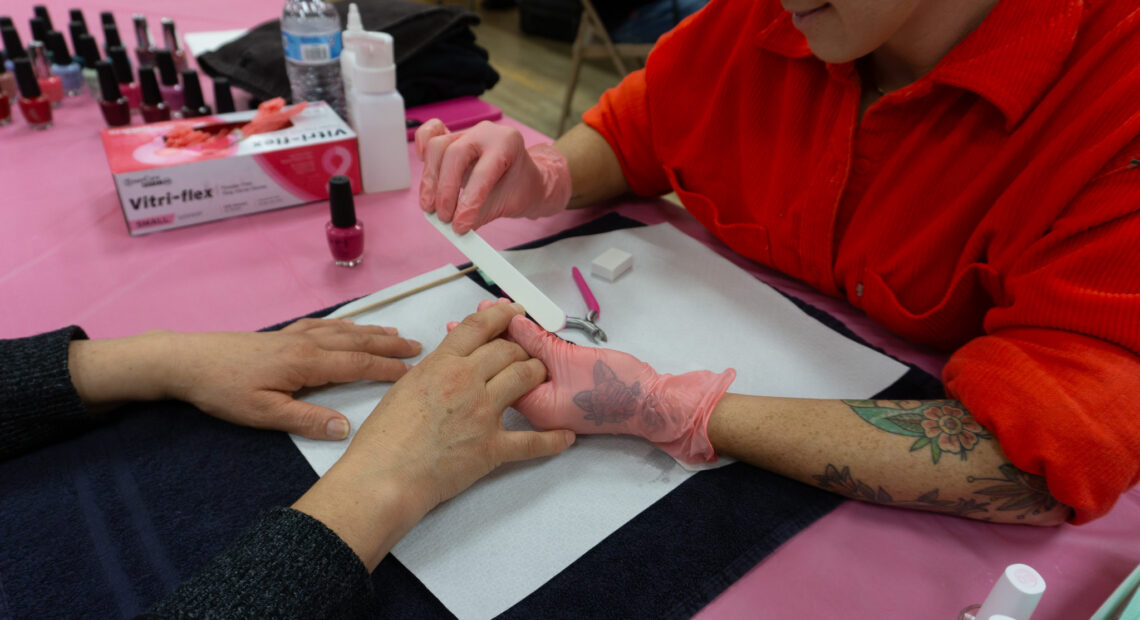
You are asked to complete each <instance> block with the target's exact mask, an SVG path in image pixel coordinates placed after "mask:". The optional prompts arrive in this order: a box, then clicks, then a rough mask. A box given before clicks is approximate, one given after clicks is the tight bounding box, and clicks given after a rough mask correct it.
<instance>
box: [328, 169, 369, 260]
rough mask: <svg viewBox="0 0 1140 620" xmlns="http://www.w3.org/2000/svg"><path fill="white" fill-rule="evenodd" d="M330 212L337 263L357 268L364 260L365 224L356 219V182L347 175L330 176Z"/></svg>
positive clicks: (330, 235) (331, 248) (330, 234)
mask: <svg viewBox="0 0 1140 620" xmlns="http://www.w3.org/2000/svg"><path fill="white" fill-rule="evenodd" d="M329 211H330V212H331V213H332V219H330V220H329V223H328V224H326V225H325V236H327V237H328V240H329V251H331V252H332V256H333V262H334V263H336V264H337V265H340V266H341V267H355V266H357V265H359V264H360V261H362V260H364V224H362V223H361V222H360V221H358V220H357V219H356V207H355V206H354V204H353V201H352V181H350V180H349V179H348V177H346V176H340V175H338V176H335V177H333V178H331V179H329Z"/></svg>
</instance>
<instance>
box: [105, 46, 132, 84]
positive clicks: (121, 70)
mask: <svg viewBox="0 0 1140 620" xmlns="http://www.w3.org/2000/svg"><path fill="white" fill-rule="evenodd" d="M107 55H108V56H109V57H110V58H111V66H113V67H115V77H116V78H118V80H119V83H120V84H130V83H131V82H133V81H135V76H134V75H133V74H132V73H131V59H130V58H128V57H127V50H125V49H123V47H122V46H116V47H112V48H111V49H109V50H107Z"/></svg>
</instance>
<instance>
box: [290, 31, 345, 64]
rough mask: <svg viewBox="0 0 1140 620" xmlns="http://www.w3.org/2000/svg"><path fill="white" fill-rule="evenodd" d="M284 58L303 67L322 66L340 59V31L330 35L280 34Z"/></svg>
mask: <svg viewBox="0 0 1140 620" xmlns="http://www.w3.org/2000/svg"><path fill="white" fill-rule="evenodd" d="M281 41H282V44H283V45H284V47H285V57H286V58H288V59H289V60H292V61H294V62H299V63H301V64H305V65H323V64H325V63H327V62H332V61H335V60H337V59H339V58H340V49H341V44H340V31H339V30H337V31H335V32H332V33H330V34H318V35H299V34H292V33H289V32H282V33H281Z"/></svg>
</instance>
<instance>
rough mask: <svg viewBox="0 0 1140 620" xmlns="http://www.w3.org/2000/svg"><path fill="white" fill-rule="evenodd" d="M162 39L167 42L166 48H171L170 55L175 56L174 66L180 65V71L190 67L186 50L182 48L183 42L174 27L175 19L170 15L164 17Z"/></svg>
mask: <svg viewBox="0 0 1140 620" xmlns="http://www.w3.org/2000/svg"><path fill="white" fill-rule="evenodd" d="M162 40H163V41H164V42H165V44H166V49H168V50H170V55H171V56H173V57H174V66H175V67H178V70H179V71H181V70H183V69H185V68H186V67H188V66H189V64H188V61H187V58H186V50H184V49H182V43H181V42H180V41H179V40H178V31H177V30H175V29H174V20H173V19H170V18H169V17H163V18H162Z"/></svg>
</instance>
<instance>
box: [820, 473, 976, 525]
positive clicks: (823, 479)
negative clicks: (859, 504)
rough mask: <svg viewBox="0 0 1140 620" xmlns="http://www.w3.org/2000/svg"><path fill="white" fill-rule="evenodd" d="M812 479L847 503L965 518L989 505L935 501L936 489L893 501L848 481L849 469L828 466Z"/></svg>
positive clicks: (882, 492)
mask: <svg viewBox="0 0 1140 620" xmlns="http://www.w3.org/2000/svg"><path fill="white" fill-rule="evenodd" d="M812 478H815V481H816V483H817V484H819V488H821V489H824V490H826V491H833V492H835V493H838V494H840V495H845V496H847V497H850V498H851V499H861V500H863V501H865V502H871V503H874V504H883V505H885V506H896V507H899V508H920V509H924V510H932V511H934V512H943V513H946V514H951V515H955V516H958V517H968V516H970V515H972V514H974V513H976V512H987V509H988V508H989V505H990V503H989V502H979V501H977V500H975V499H973V498H970V499H966V498H963V497H959V498H958V499H956V500H952V499H942V498H940V497H938V489H934V490H933V491H927V492H926V493H923V494H922V495H919V496H918V497H916V498H914V499H911V500H896V499H895V498H894V497H892V496H891V494H890V493H887V492H886V491H885V490H883V487H878V488H877V489H872V488H871V485H869V484H867V483H866V482H863V481H862V480H858V479H856V478H853V477H851V470H850V468H848V467H844V468H843V469H842V470H840V469H839V468H838V467H836V466H835V465H832V464H830V463H828V465H827V469H825V470H824V472H823V475H822V476H812Z"/></svg>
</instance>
